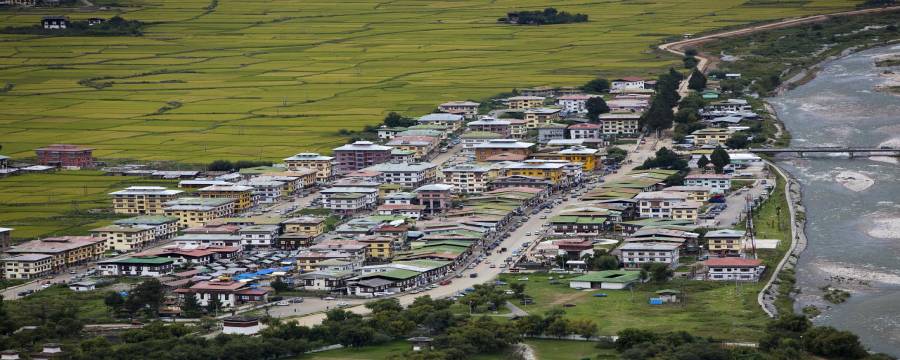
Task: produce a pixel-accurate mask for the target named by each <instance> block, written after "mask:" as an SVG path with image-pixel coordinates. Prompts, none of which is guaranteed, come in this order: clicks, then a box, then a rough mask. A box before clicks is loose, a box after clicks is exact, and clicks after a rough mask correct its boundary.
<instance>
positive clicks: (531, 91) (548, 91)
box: [519, 86, 556, 97]
mask: <svg viewBox="0 0 900 360" xmlns="http://www.w3.org/2000/svg"><path fill="white" fill-rule="evenodd" d="M519 94H521V95H523V96H543V97H551V96H553V95H555V94H556V90H555V89H554V88H552V87H549V86H536V87H533V88H527V89H519Z"/></svg>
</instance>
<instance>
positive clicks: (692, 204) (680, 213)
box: [671, 201, 703, 223]
mask: <svg viewBox="0 0 900 360" xmlns="http://www.w3.org/2000/svg"><path fill="white" fill-rule="evenodd" d="M701 207H703V204H702V203H700V202H697V201H683V202H679V203H675V204H674V205H672V217H671V219H672V220H686V221H690V222H692V223H696V222H697V219H698V218H699V217H700V208H701Z"/></svg>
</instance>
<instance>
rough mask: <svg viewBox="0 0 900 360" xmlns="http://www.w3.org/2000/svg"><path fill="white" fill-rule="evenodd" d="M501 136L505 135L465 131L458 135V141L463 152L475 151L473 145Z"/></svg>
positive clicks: (500, 137)
mask: <svg viewBox="0 0 900 360" xmlns="http://www.w3.org/2000/svg"><path fill="white" fill-rule="evenodd" d="M503 138H505V136H503V135H500V134H498V133H492V132H486V131H467V132H465V133H463V134H462V135H460V136H459V139H460V143H462V152H464V153H473V152H475V146H476V145H478V144H483V143H486V142H488V141H491V140H492V139H503Z"/></svg>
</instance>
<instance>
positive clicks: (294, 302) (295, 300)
mask: <svg viewBox="0 0 900 360" xmlns="http://www.w3.org/2000/svg"><path fill="white" fill-rule="evenodd" d="M302 302H303V298H302V297H295V298H293V299H291V303H293V304H299V303H302Z"/></svg>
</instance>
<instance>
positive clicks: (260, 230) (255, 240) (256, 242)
mask: <svg viewBox="0 0 900 360" xmlns="http://www.w3.org/2000/svg"><path fill="white" fill-rule="evenodd" d="M280 230H281V226H279V225H250V226H244V227H242V228H241V229H240V230H238V235H240V236H241V245H242V246H243V247H244V248H245V249H246V248H260V247H265V248H267V247H272V246H273V245H275V239H276V238H278V233H279V232H280Z"/></svg>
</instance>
